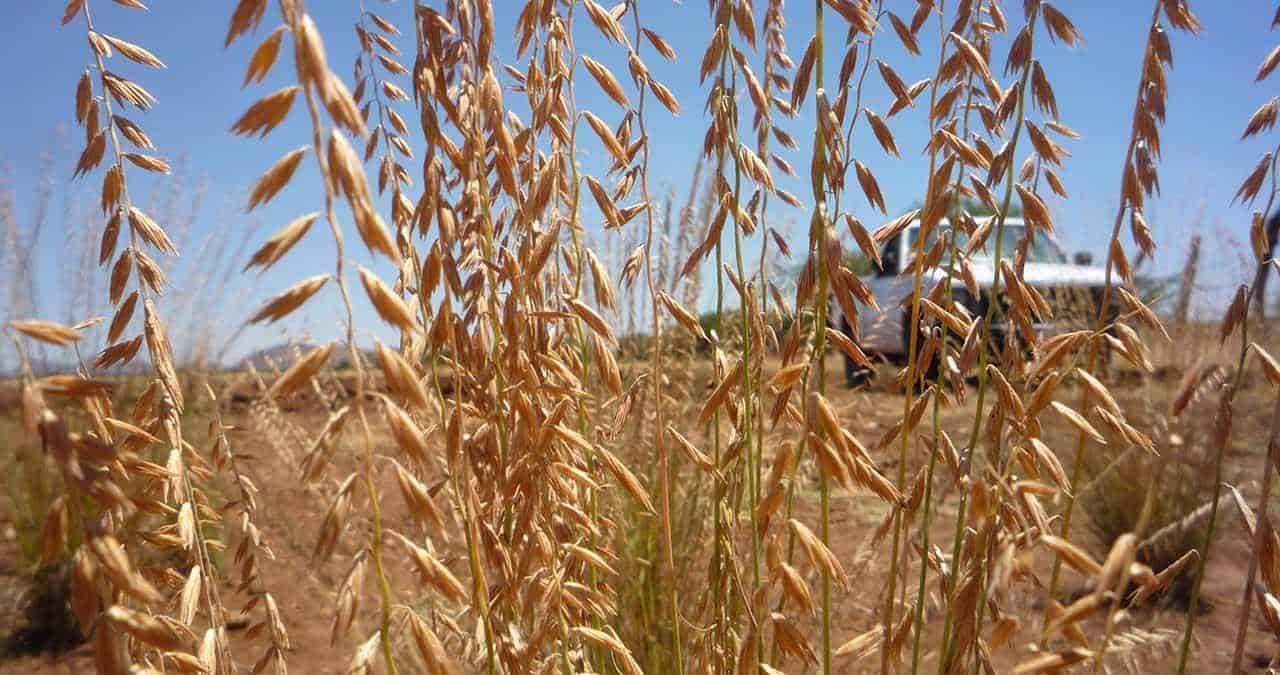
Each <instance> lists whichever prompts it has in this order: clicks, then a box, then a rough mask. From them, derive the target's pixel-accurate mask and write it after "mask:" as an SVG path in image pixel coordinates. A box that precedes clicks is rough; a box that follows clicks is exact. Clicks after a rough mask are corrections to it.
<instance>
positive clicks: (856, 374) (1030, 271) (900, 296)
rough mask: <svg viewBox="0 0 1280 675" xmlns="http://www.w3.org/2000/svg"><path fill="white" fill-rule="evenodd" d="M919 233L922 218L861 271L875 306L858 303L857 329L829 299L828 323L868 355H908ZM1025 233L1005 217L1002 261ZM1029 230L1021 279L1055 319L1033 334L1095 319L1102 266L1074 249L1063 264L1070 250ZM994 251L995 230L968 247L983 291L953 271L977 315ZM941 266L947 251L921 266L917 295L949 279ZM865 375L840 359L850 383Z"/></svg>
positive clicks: (998, 332)
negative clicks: (976, 293)
mask: <svg viewBox="0 0 1280 675" xmlns="http://www.w3.org/2000/svg"><path fill="white" fill-rule="evenodd" d="M949 227H950V225H949V224H948V223H947V222H946V221H945V220H944V221H943V222H942V223H940V224H939V225H938V226H937V227H936V228H934V230H933V232H931V233H930V234H929V240H928V241H926V242H925V247H924V249H925V250H926V251H927V250H929V249H930V248H931V247H932V245H933V242H934V240H935V238H936V237H937V236H939V235H940V233H942V232H945V231H947V230H948V229H949ZM919 232H920V224H919V222H918V221H917V222H912V223H911V224H909V225H908V226H907V227H906V229H904V230H903V231H902V232H900V233H898V234H897V235H896V236H894V237H893V239H891V240H889V241H888V242H886V243H885V244H884V246H883V247H882V249H881V250H880V262H881V265H882V266H881V268H880V269H879V270H877V271H876V272H875V273H874V274H872V275H869V276H866V277H863V281H864V282H865V283H866V284H867V286H868V287H869V288H870V289H871V292H872V293H874V294H875V298H876V303H877V304H878V305H879V308H878V309H876V308H872V307H868V306H865V305H859V307H858V321H857V330H856V331H855V330H854V329H853V326H852V325H851V324H850V322H849V321H848V319H847V318H846V317H845V316H844V315H843V313H842V312H841V310H840V306H839V303H834V302H833V303H832V323H833V324H834V325H839V326H840V328H841V329H842V330H843V331H844V332H845V334H846V335H848V336H849V337H850V339H852V340H854V342H856V343H857V345H858V347H859V348H861V349H862V350H863V351H864V352H866V353H867V355H868V356H872V357H873V358H875V357H877V356H878V357H880V358H883V359H884V360H891V361H899V362H900V361H903V360H905V358H906V356H907V352H908V348H909V344H910V343H909V340H910V336H911V334H910V333H909V332H908V330H907V328H908V324H909V323H910V321H911V306H910V296H911V291H912V285H913V283H914V278H913V276H912V273H911V272H910V271H909V270H908V265H909V263H910V260H911V258H912V256H913V255H914V252H915V244H916V238H917V237H918V236H919ZM1027 232H1028V228H1027V227H1026V225H1025V224H1024V223H1023V221H1022V220H1021V219H1016V218H1009V219H1007V220H1006V221H1005V226H1004V236H1003V237H1002V238H1001V248H1002V249H1003V251H1002V252H1001V259H1002V260H1006V261H1009V262H1010V263H1012V261H1013V260H1014V256H1015V254H1016V251H1017V247H1018V245H1019V242H1020V241H1021V240H1022V239H1023V238H1024V237H1025V236H1026V235H1027ZM1032 236H1033V238H1032V240H1031V241H1030V242H1029V245H1028V249H1027V258H1026V265H1025V267H1024V270H1023V271H1024V276H1023V279H1024V281H1025V282H1026V284H1027V285H1029V286H1032V287H1034V288H1035V289H1036V290H1037V291H1039V292H1040V294H1041V295H1042V296H1044V297H1045V298H1046V300H1048V301H1049V302H1050V304H1051V305H1052V306H1054V307H1055V312H1054V318H1053V320H1052V323H1050V324H1042V325H1041V324H1038V325H1036V326H1035V330H1036V331H1037V333H1038V334H1040V335H1041V336H1045V335H1049V334H1053V333H1056V332H1060V331H1063V330H1067V329H1070V328H1074V327H1076V326H1077V325H1079V324H1080V323H1082V322H1083V321H1084V320H1085V319H1086V318H1092V316H1094V314H1093V312H1096V311H1097V310H1096V307H1097V302H1098V301H1099V299H1100V296H1101V290H1102V286H1103V284H1104V283H1105V279H1106V277H1105V271H1104V270H1103V269H1102V268H1101V267H1096V266H1093V265H1091V264H1090V261H1089V260H1088V258H1087V256H1086V255H1085V254H1077V256H1076V260H1075V261H1074V262H1068V260H1067V256H1066V255H1065V254H1063V252H1062V249H1061V248H1060V247H1059V246H1058V245H1057V243H1055V242H1054V241H1053V240H1052V239H1050V238H1049V237H1047V236H1046V235H1045V234H1043V233H1041V232H1039V231H1035V230H1032ZM961 244H962V245H963V242H961ZM994 249H995V233H992V234H991V235H990V236H989V237H988V238H987V241H986V243H985V247H984V248H983V249H981V250H975V251H973V252H972V253H971V254H970V255H969V258H968V260H969V269H970V270H971V271H972V273H973V278H974V280H975V281H976V282H977V285H978V288H979V289H980V296H981V297H979V298H973V297H972V296H971V294H970V293H969V292H968V291H967V290H966V288H965V285H964V284H963V283H962V282H961V281H960V279H959V277H958V276H957V277H956V278H955V279H954V283H953V285H952V289H953V290H952V293H953V297H954V299H955V301H956V303H957V304H960V305H963V306H964V307H965V308H966V309H968V310H969V312H970V313H971V314H973V315H974V316H982V315H984V314H985V313H986V311H987V303H988V302H989V291H990V289H991V286H992V284H993V282H994V280H995V274H996V269H995V256H994ZM946 267H947V265H946V258H945V257H944V258H943V261H942V263H941V264H940V265H939V266H938V267H936V268H934V269H930V270H928V271H926V273H925V276H924V278H923V280H922V287H921V291H922V293H927V292H928V291H929V290H930V289H931V288H932V287H933V286H934V284H935V282H938V281H941V280H942V279H944V278H945V277H946V274H947V269H946ZM1059 309H1061V310H1062V311H1059ZM993 323H994V327H993V333H992V334H993V336H995V337H996V338H997V340H998V341H999V342H1000V344H1002V343H1003V342H1002V341H1003V337H1004V334H1005V332H1006V330H1005V327H1004V324H1003V322H1002V321H1001V320H999V319H997V320H996V321H994V322H993ZM855 333H856V334H855ZM870 375H871V372H870V371H869V370H867V369H866V368H863V367H861V366H860V365H858V364H857V363H856V362H855V361H853V360H852V359H850V358H849V357H848V356H846V357H845V378H846V380H847V382H848V384H849V386H851V387H852V386H857V385H858V384H860V383H862V382H864V381H866V380H867V379H868V377H869V376H870Z"/></svg>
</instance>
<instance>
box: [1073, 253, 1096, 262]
mask: <svg viewBox="0 0 1280 675" xmlns="http://www.w3.org/2000/svg"><path fill="white" fill-rule="evenodd" d="M1071 262H1073V263H1075V264H1077V265H1092V264H1093V254H1092V253H1090V252H1088V251H1076V254H1075V255H1074V256H1072V257H1071Z"/></svg>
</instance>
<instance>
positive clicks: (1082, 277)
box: [929, 260, 1107, 288]
mask: <svg viewBox="0 0 1280 675" xmlns="http://www.w3.org/2000/svg"><path fill="white" fill-rule="evenodd" d="M969 269H971V270H972V271H973V278H974V279H976V280H977V281H978V285H979V286H981V287H982V288H989V287H990V286H991V284H992V282H993V281H994V279H995V265H994V264H993V261H990V260H974V261H971V262H970V263H969ZM1023 272H1024V273H1023V280H1024V281H1025V282H1026V283H1027V284H1030V285H1031V286H1039V287H1062V286H1074V287H1095V286H1102V285H1103V284H1105V283H1106V280H1107V271H1106V270H1105V269H1103V268H1101V267H1095V266H1092V265H1072V264H1067V263H1062V264H1058V263H1032V262H1029V263H1027V265H1026V268H1025V269H1024V270H1023ZM946 275H947V271H946V270H945V269H934V270H930V275H929V276H930V277H932V278H933V279H934V280H939V279H942V278H944V277H946Z"/></svg>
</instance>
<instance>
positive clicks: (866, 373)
mask: <svg viewBox="0 0 1280 675" xmlns="http://www.w3.org/2000/svg"><path fill="white" fill-rule="evenodd" d="M840 330H842V331H844V334H845V335H847V336H849V339H850V340H852V339H854V338H853V327H852V326H850V325H849V320H848V319H843V318H842V319H841V320H840ZM843 356H844V383H845V386H847V387H848V388H850V389H856V388H858V387H861V386H864V385H866V384H867V383H868V382H870V381H871V378H872V376H874V375H875V371H874V370H872V369H870V368H868V367H866V366H864V365H862V364H861V363H858V362H857V361H854V360H853V359H851V358H849V355H848V354H844V355H843Z"/></svg>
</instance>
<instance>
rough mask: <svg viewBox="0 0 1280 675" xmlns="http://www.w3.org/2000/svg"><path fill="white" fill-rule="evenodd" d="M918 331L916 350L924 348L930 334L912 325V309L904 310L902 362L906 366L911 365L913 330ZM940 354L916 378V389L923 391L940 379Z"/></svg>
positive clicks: (935, 355)
mask: <svg viewBox="0 0 1280 675" xmlns="http://www.w3.org/2000/svg"><path fill="white" fill-rule="evenodd" d="M913 329H914V330H915V331H916V350H917V353H919V351H918V350H921V349H924V343H925V340H926V339H928V336H927V335H925V334H924V331H922V330H921V327H920V326H914V327H913V326H912V325H911V310H910V309H907V310H904V312H903V315H902V362H903V364H904V367H906V368H910V367H911V331H912V330H913ZM938 368H939V365H938V354H937V353H935V354H934V356H933V358H932V359H930V360H929V363H928V364H927V365H926V366H925V369H924V372H923V373H921V374H920V376H919V377H918V378H917V379H916V382H915V391H923V390H924V389H925V388H926V387H928V386H929V384H930V383H932V382H936V381H937V380H938Z"/></svg>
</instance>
